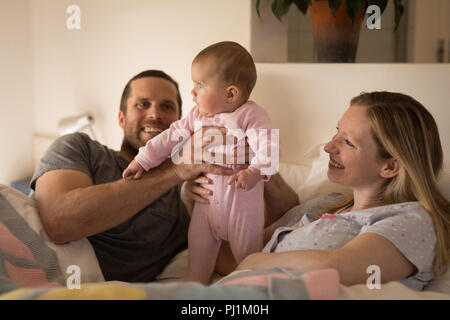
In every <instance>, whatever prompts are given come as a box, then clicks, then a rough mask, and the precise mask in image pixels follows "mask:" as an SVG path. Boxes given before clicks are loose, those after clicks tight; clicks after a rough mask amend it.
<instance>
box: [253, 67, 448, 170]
mask: <svg viewBox="0 0 450 320" xmlns="http://www.w3.org/2000/svg"><path fill="white" fill-rule="evenodd" d="M257 70H258V80H257V83H256V86H255V89H254V90H253V93H252V97H251V99H252V100H254V101H256V102H257V103H259V104H260V105H262V106H263V107H265V108H266V110H267V111H268V112H269V114H270V116H271V118H272V121H273V127H274V128H279V129H280V140H281V148H282V150H281V161H282V162H287V163H293V164H302V165H309V164H310V163H311V161H312V159H311V158H308V157H306V156H305V153H306V152H307V151H309V150H310V149H311V148H313V147H314V146H316V145H318V144H320V143H325V142H327V141H329V139H330V138H331V137H332V135H334V133H335V127H336V123H337V121H338V120H339V118H340V116H341V115H342V114H343V112H344V111H345V109H346V108H347V107H348V105H349V102H350V99H351V98H352V97H354V96H356V95H358V94H360V93H361V92H362V91H394V92H402V93H405V94H408V95H411V96H412V97H414V98H415V99H417V100H418V101H419V102H421V103H422V104H423V105H424V106H425V107H426V108H427V109H428V110H429V111H430V112H431V113H432V114H433V116H434V117H435V119H436V121H437V124H438V127H439V132H440V135H441V142H442V147H443V149H444V154H445V158H444V161H446V162H447V163H448V162H450V160H449V157H450V153H449V151H450V125H449V121H450V64H290V63H283V64H272V63H258V64H257Z"/></svg>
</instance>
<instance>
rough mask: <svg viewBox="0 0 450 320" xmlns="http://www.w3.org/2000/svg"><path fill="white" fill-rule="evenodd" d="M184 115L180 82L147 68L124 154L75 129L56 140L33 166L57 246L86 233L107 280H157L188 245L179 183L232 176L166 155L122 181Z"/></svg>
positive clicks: (128, 110) (127, 110)
mask: <svg viewBox="0 0 450 320" xmlns="http://www.w3.org/2000/svg"><path fill="white" fill-rule="evenodd" d="M180 117H181V97H180V93H179V89H178V84H177V83H176V82H175V81H174V80H173V79H172V78H171V77H170V76H168V75H167V74H165V73H164V72H162V71H158V70H148V71H144V72H142V73H140V74H138V75H136V76H135V77H133V78H132V79H131V80H130V81H129V82H128V84H127V85H126V87H125V89H124V92H123V95H122V99H121V109H120V111H119V125H120V126H121V128H122V129H123V131H124V138H123V142H122V146H121V149H120V152H117V151H114V150H111V149H109V148H108V147H106V146H103V145H101V144H99V143H98V142H96V141H93V140H92V139H90V138H89V136H87V135H86V134H82V133H75V134H70V135H66V136H63V137H61V138H59V139H58V140H57V141H55V143H53V145H52V146H51V147H50V148H49V150H48V151H47V152H46V154H45V155H44V157H43V158H42V159H41V161H40V163H39V166H38V168H37V169H36V172H35V174H34V176H33V178H32V181H31V187H32V189H33V190H35V199H36V204H37V208H38V210H39V214H40V217H41V221H42V224H43V226H44V228H45V230H46V231H47V233H48V235H49V237H50V238H51V239H52V240H53V241H54V242H55V243H66V242H69V241H73V240H78V239H81V238H85V237H87V238H88V240H89V241H90V243H91V244H92V246H93V248H94V250H95V253H96V256H97V258H98V261H99V265H100V268H101V270H102V273H103V275H104V277H105V280H121V281H127V282H148V281H152V280H154V279H155V277H156V276H157V275H158V274H159V273H160V272H161V271H162V269H163V268H164V266H165V265H166V264H167V263H168V262H169V261H170V259H171V258H172V257H173V256H174V255H175V254H176V253H178V252H179V251H180V250H182V249H184V248H185V247H186V244H187V230H188V225H189V216H188V213H187V211H186V209H185V207H184V205H183V203H182V202H181V200H180V195H179V193H180V183H181V182H183V181H185V180H192V179H195V178H196V177H198V176H199V175H200V174H201V173H213V174H221V175H230V174H231V173H232V170H230V169H227V168H223V167H220V166H214V165H209V164H195V165H193V164H181V165H174V164H173V163H172V162H171V161H170V159H168V160H167V161H166V162H164V163H163V164H162V165H160V166H159V167H158V168H155V169H152V170H150V171H149V172H147V173H145V174H144V176H143V177H142V178H141V179H139V180H132V181H125V180H123V179H121V177H122V172H123V170H124V169H125V168H126V167H127V166H128V163H129V162H130V161H131V160H132V159H133V158H134V156H135V155H136V154H137V152H138V149H139V148H140V147H142V146H144V145H145V143H146V142H147V141H148V140H149V139H151V138H153V137H155V136H156V135H157V134H159V133H161V132H162V131H163V130H165V129H167V128H168V127H169V126H170V124H171V123H172V122H174V121H176V120H178V119H179V118H180ZM188 143H189V142H188ZM279 179H281V178H279ZM274 180H275V181H274V182H273V183H272V184H271V186H272V189H271V188H270V187H269V188H268V190H272V191H270V192H269V193H270V194H271V195H272V194H273V195H274V196H276V195H277V194H278V192H279V191H278V189H280V186H279V185H277V184H276V183H277V182H276V181H279V180H277V179H274ZM278 183H279V182H278ZM282 183H284V182H282ZM272 202H276V201H272ZM278 202H280V201H278ZM287 205H288V206H289V204H287ZM285 210H286V208H282V207H280V206H279V205H278V207H277V208H273V209H271V211H272V212H275V214H281V213H284V212H285Z"/></svg>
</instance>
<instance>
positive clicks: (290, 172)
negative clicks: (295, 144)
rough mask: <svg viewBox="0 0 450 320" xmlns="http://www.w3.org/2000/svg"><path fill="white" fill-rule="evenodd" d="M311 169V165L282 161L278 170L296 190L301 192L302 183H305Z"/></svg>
mask: <svg viewBox="0 0 450 320" xmlns="http://www.w3.org/2000/svg"><path fill="white" fill-rule="evenodd" d="M310 171H311V167H308V166H302V165H296V164H288V163H282V162H281V163H280V166H279V168H278V172H279V173H280V175H281V177H282V178H283V180H284V181H286V183H287V184H288V185H289V186H290V187H291V188H292V189H293V190H294V191H295V192H296V193H299V191H300V189H301V187H302V185H303V184H304V183H305V181H306V178H307V177H308V175H309V172H310Z"/></svg>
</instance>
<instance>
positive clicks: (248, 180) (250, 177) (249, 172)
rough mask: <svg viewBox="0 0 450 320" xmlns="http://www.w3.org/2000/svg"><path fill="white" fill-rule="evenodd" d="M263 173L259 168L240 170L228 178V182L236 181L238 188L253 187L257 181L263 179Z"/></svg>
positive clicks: (247, 188)
mask: <svg viewBox="0 0 450 320" xmlns="http://www.w3.org/2000/svg"><path fill="white" fill-rule="evenodd" d="M262 177H263V176H261V173H260V171H259V170H258V169H255V168H248V169H245V170H241V171H239V172H238V173H237V174H235V175H232V176H231V177H230V179H228V184H230V185H231V184H232V183H233V182H234V183H235V186H236V188H241V189H244V190H250V189H252V188H253V187H254V186H255V185H256V183H257V182H258V181H259V180H261V179H262Z"/></svg>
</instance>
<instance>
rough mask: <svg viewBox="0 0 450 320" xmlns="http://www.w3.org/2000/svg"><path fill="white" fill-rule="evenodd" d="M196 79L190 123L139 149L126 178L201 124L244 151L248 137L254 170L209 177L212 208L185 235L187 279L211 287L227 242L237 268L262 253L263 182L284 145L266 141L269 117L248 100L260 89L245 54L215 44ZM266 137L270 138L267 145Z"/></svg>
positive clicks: (195, 66) (202, 210)
mask: <svg viewBox="0 0 450 320" xmlns="http://www.w3.org/2000/svg"><path fill="white" fill-rule="evenodd" d="M191 75H192V81H193V83H194V88H193V90H192V91H191V93H192V95H193V101H194V102H195V103H196V106H195V107H194V108H192V109H191V111H190V112H189V114H188V115H187V116H186V118H184V119H181V120H179V121H176V122H174V123H172V125H171V126H170V128H169V129H167V130H165V131H164V132H162V133H161V134H159V135H158V136H156V137H154V138H153V139H151V140H149V141H148V142H147V144H146V146H144V147H142V148H140V150H139V153H138V155H137V156H136V157H135V159H134V160H133V161H132V162H131V163H130V165H129V166H128V168H127V169H126V170H125V171H124V173H123V177H124V179H127V178H132V179H139V178H140V177H141V176H142V173H143V171H144V170H146V171H147V170H149V169H150V168H154V167H156V166H158V165H159V164H161V163H162V162H163V161H164V160H166V159H167V158H168V157H169V156H170V155H171V154H172V155H173V150H174V148H175V149H176V148H177V145H179V140H178V139H177V138H176V137H180V136H185V135H180V132H186V130H187V131H188V133H189V136H190V135H191V134H193V133H194V132H195V131H197V130H198V129H200V126H199V124H200V123H201V126H204V127H206V126H215V127H225V128H227V132H228V134H230V133H231V134H232V135H234V136H236V137H237V139H236V140H237V141H238V145H240V146H242V144H243V143H245V138H246V137H247V141H248V144H249V146H250V147H251V148H252V150H253V152H255V157H254V158H253V159H252V161H251V162H250V165H249V167H248V168H247V169H244V170H238V169H237V167H236V166H235V165H233V164H222V165H223V166H228V167H230V168H233V171H234V175H232V176H231V177H225V176H219V175H211V174H208V175H207V176H208V178H210V179H211V180H212V181H213V185H212V187H211V186H208V187H209V188H212V191H213V194H212V196H211V198H210V204H201V203H198V202H196V203H195V205H194V209H193V214H192V217H191V223H190V226H189V234H188V245H189V275H188V280H192V281H200V282H202V283H204V284H208V283H209V281H210V277H211V275H212V273H213V271H214V267H215V263H216V259H217V255H218V252H219V249H220V245H221V241H222V240H225V241H229V243H230V247H231V251H232V253H233V255H234V257H235V259H236V261H237V262H238V263H239V262H241V261H242V260H243V259H244V258H245V257H246V256H248V255H249V254H251V253H254V252H257V251H261V249H262V246H263V228H264V199H263V192H264V181H267V179H268V178H269V176H270V174H273V173H275V172H267V170H265V168H267V166H268V164H269V163H270V160H269V153H270V152H272V154H271V157H272V156H273V155H274V153H275V152H274V151H276V154H277V155H278V154H279V150H278V147H279V146H278V139H277V138H276V139H274V137H270V138H269V139H268V138H267V135H268V134H270V129H271V122H270V119H269V116H268V114H267V113H266V111H265V110H264V109H263V108H262V107H260V106H259V105H257V104H256V103H255V102H253V101H249V100H248V98H249V96H250V93H251V91H252V90H253V87H254V86H255V83H256V67H255V63H254V62H253V59H252V57H251V55H250V54H249V53H248V52H247V50H246V49H245V48H243V47H242V46H241V45H239V44H237V43H235V42H230V41H225V42H219V43H216V44H213V45H211V46H209V47H207V48H205V49H203V50H202V51H201V52H200V53H199V54H198V55H197V56H196V57H195V58H194V61H193V62H192V67H191ZM261 129H262V130H261ZM261 132H262V133H264V134H265V135H264V134H263V138H261ZM239 133H241V134H239ZM277 137H278V136H277ZM225 147H227V146H225ZM231 149H232V148H231ZM225 153H227V151H225ZM230 153H232V152H230V149H228V154H230ZM272 158H273V157H272ZM172 159H173V158H172ZM276 161H278V158H277V159H276ZM272 162H273V161H272ZM272 165H273V163H272V164H271V166H272ZM276 165H278V162H277V163H276Z"/></svg>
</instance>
